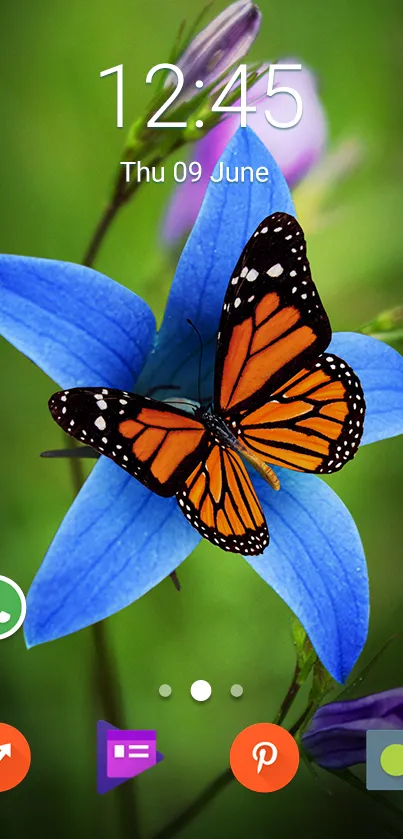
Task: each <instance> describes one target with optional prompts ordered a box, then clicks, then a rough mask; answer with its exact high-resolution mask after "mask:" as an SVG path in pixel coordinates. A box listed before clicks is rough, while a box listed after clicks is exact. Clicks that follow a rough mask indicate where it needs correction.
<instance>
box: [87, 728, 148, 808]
mask: <svg viewBox="0 0 403 839" xmlns="http://www.w3.org/2000/svg"><path fill="white" fill-rule="evenodd" d="M97 742H98V772H97V789H98V792H99V793H100V794H101V795H102V794H103V793H105V792H108V791H109V790H111V789H113V788H114V787H116V786H118V784H122V783H123V782H124V781H127V780H128V779H129V778H135V777H136V775H139V774H140V772H145V771H146V769H151V767H152V766H155V764H156V763H159V762H160V761H161V760H163V759H164V755H163V754H161V752H158V751H157V733H156V731H138V730H134V731H122V730H121V729H119V728H115V726H113V725H111V724H110V723H108V722H105V721H104V720H100V721H99V722H98V724H97Z"/></svg>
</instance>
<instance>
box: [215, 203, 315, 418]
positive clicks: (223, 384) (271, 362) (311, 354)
mask: <svg viewBox="0 0 403 839" xmlns="http://www.w3.org/2000/svg"><path fill="white" fill-rule="evenodd" d="M330 338H331V329H330V324H329V321H328V318H327V315H326V312H325V310H324V308H323V306H322V303H321V300H320V298H319V295H318V292H317V290H316V288H315V285H314V283H313V280H312V277H311V272H310V268H309V262H308V259H307V256H306V245H305V239H304V234H303V232H302V229H301V227H300V226H299V224H298V222H297V221H296V220H295V219H294V218H293V217H292V216H289V215H287V214H286V213H274V214H273V215H271V216H269V217H268V218H266V219H265V220H264V221H262V223H261V224H260V225H259V227H258V228H257V230H256V231H255V233H254V234H253V236H252V238H251V239H250V240H249V242H248V244H247V245H246V247H245V249H244V250H243V252H242V254H241V257H240V259H239V261H238V263H237V265H236V268H235V270H234V273H233V275H232V277H231V280H230V283H229V286H228V289H227V293H226V295H225V300H224V305H223V312H222V316H221V322H220V329H219V338H218V348H217V359H216V368H215V392H214V405H215V410H216V411H217V412H218V413H220V414H221V416H224V417H225V418H228V417H230V416H231V415H234V414H235V415H236V414H238V413H239V412H240V411H242V410H243V409H248V410H251V408H257V407H258V406H259V405H262V404H263V403H264V402H266V401H267V400H268V398H269V397H270V395H271V394H272V393H273V391H274V390H276V388H278V387H280V386H281V385H282V384H283V383H284V382H286V381H287V380H288V379H290V378H291V377H292V376H294V375H295V374H296V373H298V372H299V371H300V370H301V369H302V368H303V367H309V366H310V364H311V363H312V362H313V361H314V360H316V359H317V358H318V356H319V355H320V354H321V353H322V352H324V350H325V349H326V347H327V346H328V344H329V342H330Z"/></svg>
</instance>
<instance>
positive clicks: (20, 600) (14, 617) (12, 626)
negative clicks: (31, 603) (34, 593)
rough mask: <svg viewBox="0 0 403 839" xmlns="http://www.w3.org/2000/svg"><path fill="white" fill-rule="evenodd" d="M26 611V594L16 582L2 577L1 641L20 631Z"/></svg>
mask: <svg viewBox="0 0 403 839" xmlns="http://www.w3.org/2000/svg"><path fill="white" fill-rule="evenodd" d="M26 611H27V606H26V602H25V595H24V592H23V591H22V590H21V589H20V587H19V586H17V583H15V582H14V580H10V578H9V577H2V576H1V575H0V641H1V640H2V639H3V638H8V637H9V636H10V635H14V632H17V631H18V630H19V628H20V626H22V624H23V623H24V620H25V615H26Z"/></svg>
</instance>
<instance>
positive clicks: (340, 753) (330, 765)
mask: <svg viewBox="0 0 403 839" xmlns="http://www.w3.org/2000/svg"><path fill="white" fill-rule="evenodd" d="M394 728H395V729H402V728H403V688H395V689H394V690H385V691H383V692H382V693H374V694H372V695H370V696H363V697H362V698H361V699H352V700H350V701H348V702H329V703H328V704H327V705H322V707H321V708H319V709H318V711H316V714H315V715H314V717H313V719H312V721H311V724H310V726H309V728H308V730H307V731H306V732H305V733H304V734H303V736H302V743H303V746H304V748H305V750H306V752H307V753H308V755H309V756H310V757H311V758H312V759H313V760H314V761H315V762H316V763H317V764H318V765H319V766H323V767H325V769H346V768H347V767H349V766H354V765H355V764H356V763H365V757H366V735H367V731H372V730H373V729H375V730H380V729H394Z"/></svg>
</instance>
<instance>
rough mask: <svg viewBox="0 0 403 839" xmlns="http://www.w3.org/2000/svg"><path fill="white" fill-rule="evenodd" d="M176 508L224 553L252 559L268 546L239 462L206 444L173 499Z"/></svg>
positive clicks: (263, 524) (228, 452)
mask: <svg viewBox="0 0 403 839" xmlns="http://www.w3.org/2000/svg"><path fill="white" fill-rule="evenodd" d="M177 499H178V504H179V506H180V508H181V510H182V512H183V514H184V515H185V516H186V518H187V519H188V520H189V521H190V523H191V524H192V525H193V527H195V528H196V530H198V531H199V533H200V534H201V535H202V536H204V538H205V539H208V540H209V541H210V542H212V543H213V544H214V545H218V546H219V547H220V548H223V550H226V551H233V552H236V553H242V554H245V555H250V556H255V555H257V554H261V553H263V551H264V549H265V548H266V547H267V545H268V544H269V532H268V529H267V524H266V519H265V517H264V513H263V510H262V508H261V506H260V503H259V500H258V498H257V496H256V493H255V490H254V488H253V486H252V483H251V480H250V478H249V475H248V473H247V471H246V469H245V466H244V464H243V463H242V460H241V458H240V457H239V456H238V455H237V454H236V452H234V451H232V450H231V449H225V448H223V447H222V446H220V445H217V444H215V443H214V442H212V441H211V442H210V443H209V448H208V453H207V457H206V459H205V460H204V461H202V462H200V463H198V464H197V466H196V467H195V469H194V470H193V471H192V473H191V474H190V475H189V477H188V478H187V479H186V481H185V485H184V487H183V488H182V490H181V491H180V492H179V493H178V495H177Z"/></svg>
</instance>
